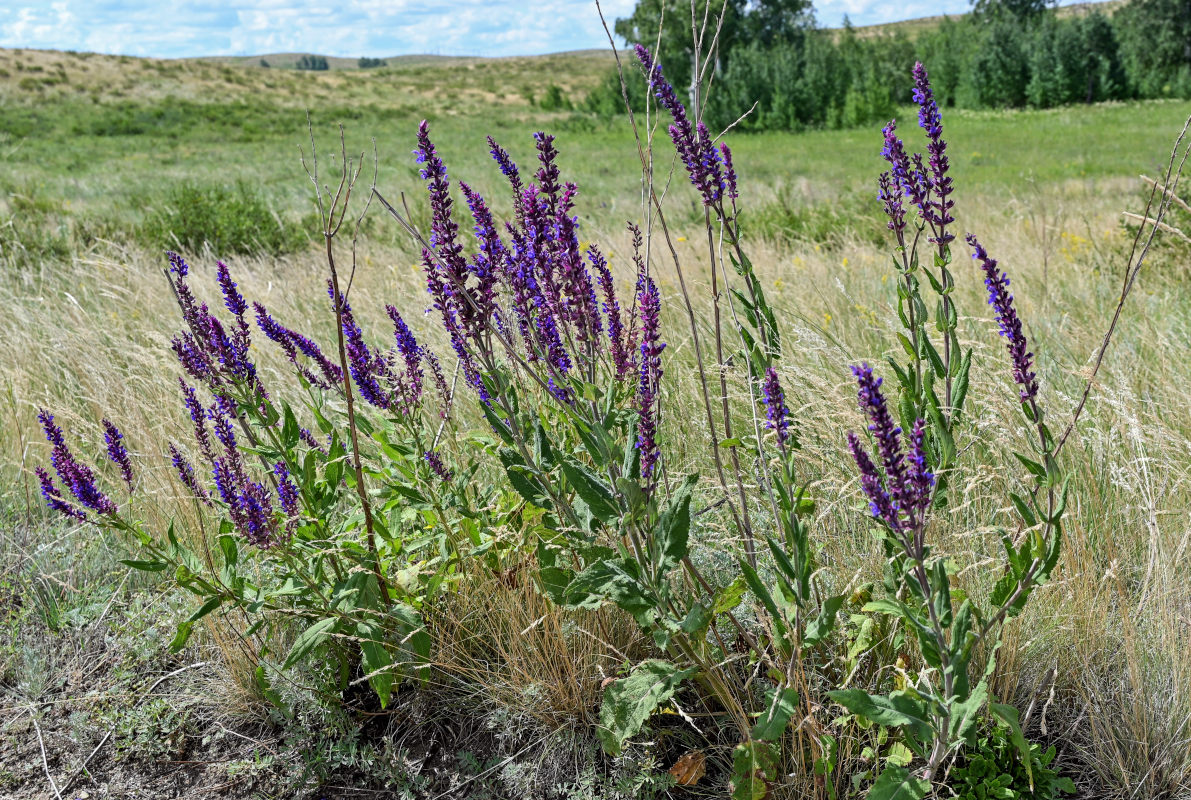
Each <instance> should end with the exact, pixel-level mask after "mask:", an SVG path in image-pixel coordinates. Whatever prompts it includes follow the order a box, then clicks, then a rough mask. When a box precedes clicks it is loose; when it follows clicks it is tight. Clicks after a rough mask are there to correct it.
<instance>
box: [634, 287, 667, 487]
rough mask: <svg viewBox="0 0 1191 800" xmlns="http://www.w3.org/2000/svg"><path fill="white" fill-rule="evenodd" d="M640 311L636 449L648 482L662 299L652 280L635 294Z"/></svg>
mask: <svg viewBox="0 0 1191 800" xmlns="http://www.w3.org/2000/svg"><path fill="white" fill-rule="evenodd" d="M637 304H638V307H639V308H640V310H641V365H640V381H639V383H638V385H637V450H638V451H639V452H640V453H641V476H642V477H643V478H646V479H649V478H650V477H651V476H652V475H653V470H654V467H655V466H656V464H657V462H658V459H659V458H660V455H661V454H660V452H659V450H658V442H657V419H658V418H657V414H658V409H657V405H658V401H659V397H658V390H659V388H660V383H661V379H662V358H661V356H662V351H663V350H664V349H665V348H666V345H665V343H664V342H662V341H660V325H661V311H662V299H661V295H660V294H659V293H658V287H657V286H656V285H655V284H654V282H653V280H652V279H651V278H649V277H645V278H644V279H643V280H642V284H641V287H640V288H639V289H638V292H637Z"/></svg>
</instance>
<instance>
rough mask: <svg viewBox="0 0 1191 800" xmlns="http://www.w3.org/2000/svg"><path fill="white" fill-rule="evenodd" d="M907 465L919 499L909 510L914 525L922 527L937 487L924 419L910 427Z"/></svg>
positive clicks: (916, 496)
mask: <svg viewBox="0 0 1191 800" xmlns="http://www.w3.org/2000/svg"><path fill="white" fill-rule="evenodd" d="M906 467H907V469H908V470H909V481H910V487H911V490H912V494H913V495H914V497H915V500H916V501H917V502H915V504H914V507H913V509H910V510H908V511H909V513H911V514H912V517H913V520H912V525H913V526H914V527H921V525H922V524H923V523H925V521H926V511H927V509H928V508H929V507H930V501H931V493H932V492H933V491H934V488H935V476H934V473H932V472H931V471H930V464H929V462H928V461H927V459H926V422H925V421H924V420H922V419H918V420H915V421H914V427H913V428H911V429H910V452H909V454H908V455H907V456H906Z"/></svg>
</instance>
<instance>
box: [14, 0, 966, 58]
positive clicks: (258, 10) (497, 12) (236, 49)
mask: <svg viewBox="0 0 1191 800" xmlns="http://www.w3.org/2000/svg"><path fill="white" fill-rule="evenodd" d="M602 5H603V8H604V13H605V15H607V16H608V18H609V20H611V19H614V18H615V17H617V16H624V15H626V14H628V13H629V12H630V11H631V10H632V7H633V5H634V0H602ZM968 7H969V3H968V0H936V2H927V1H926V0H903V1H902V2H888V0H883V1H881V0H819V2H816V3H815V8H816V14H817V16H818V19H819V22H820V23H821V24H823V25H828V26H835V25H838V24H839V23H840V22H841V20H842V19H843V17H844V15H845V14H847V15H848V16H850V17H851V19H852V22H853V23H854V24H857V25H867V24H871V23H877V22H891V21H894V20H900V19H912V18H914V17H922V16H928V15H931V14H940V13H958V12H963V11H965V10H967V8H968ZM167 8H168V11H167V10H164V9H167ZM606 44H607V40H606V39H605V38H604V32H603V29H602V28H601V27H600V23H599V17H598V16H597V14H596V8H595V2H594V0H453V1H452V2H449V3H441V2H430V1H429V0H332V2H330V3H328V2H325V0H324V1H323V2H318V3H312V2H295V0H240V1H239V2H226V3H224V2H218V0H207V2H203V1H202V0H177V1H176V2H168V1H167V2H165V3H163V2H161V0H157V1H156V2H153V1H152V0H49V1H48V2H47V1H46V0H42V2H32V0H0V47H29V48H47V49H57V50H90V51H95V52H100V53H122V54H127V55H135V56H155V57H160V58H177V57H185V56H203V55H251V54H256V53H271V52H290V51H297V52H313V53H321V54H324V55H338V56H360V55H368V56H388V55H401V54H405V53H439V54H444V55H484V56H503V55H525V54H532V53H549V52H557V51H560V50H575V49H580V48H588V47H602V46H605V45H606Z"/></svg>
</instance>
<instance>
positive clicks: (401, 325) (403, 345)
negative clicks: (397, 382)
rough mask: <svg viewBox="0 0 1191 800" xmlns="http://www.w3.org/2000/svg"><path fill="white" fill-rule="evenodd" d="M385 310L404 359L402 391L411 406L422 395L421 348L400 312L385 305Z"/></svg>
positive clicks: (398, 350)
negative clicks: (391, 322)
mask: <svg viewBox="0 0 1191 800" xmlns="http://www.w3.org/2000/svg"><path fill="white" fill-rule="evenodd" d="M385 310H387V311H388V312H389V319H391V320H393V335H394V337H396V339H397V352H398V353H400V354H401V357H402V358H403V359H404V360H405V381H406V382H405V383H404V384H402V393H403V394H404V395H405V400H406V404H407V405H408V406H413V405H414V404H416V403H417V402H418V401H419V400H420V399H421V397H422V378H423V376H424V374H425V373H423V372H422V348H421V347H420V346H419V345H418V340H417V339H415V338H414V334H413V331H411V330H410V329H409V326H408V325H406V324H405V320H404V319H402V318H401V313H400V312H398V311H397V309H396V307H394V306H386V307H385Z"/></svg>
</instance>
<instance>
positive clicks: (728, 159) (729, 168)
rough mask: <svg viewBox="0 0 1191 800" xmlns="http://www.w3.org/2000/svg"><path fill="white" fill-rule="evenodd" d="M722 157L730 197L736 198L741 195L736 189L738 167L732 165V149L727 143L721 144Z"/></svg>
mask: <svg viewBox="0 0 1191 800" xmlns="http://www.w3.org/2000/svg"><path fill="white" fill-rule="evenodd" d="M720 158H721V159H722V160H723V162H724V182H725V183H726V184H727V189H728V197H729V198H731V199H732V200H735V199H736V198H738V197H740V194H739V193H738V192H737V191H736V167H734V166H733V165H732V151H731V150H729V149H728V145H727V144H726V143H721V144H720Z"/></svg>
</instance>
